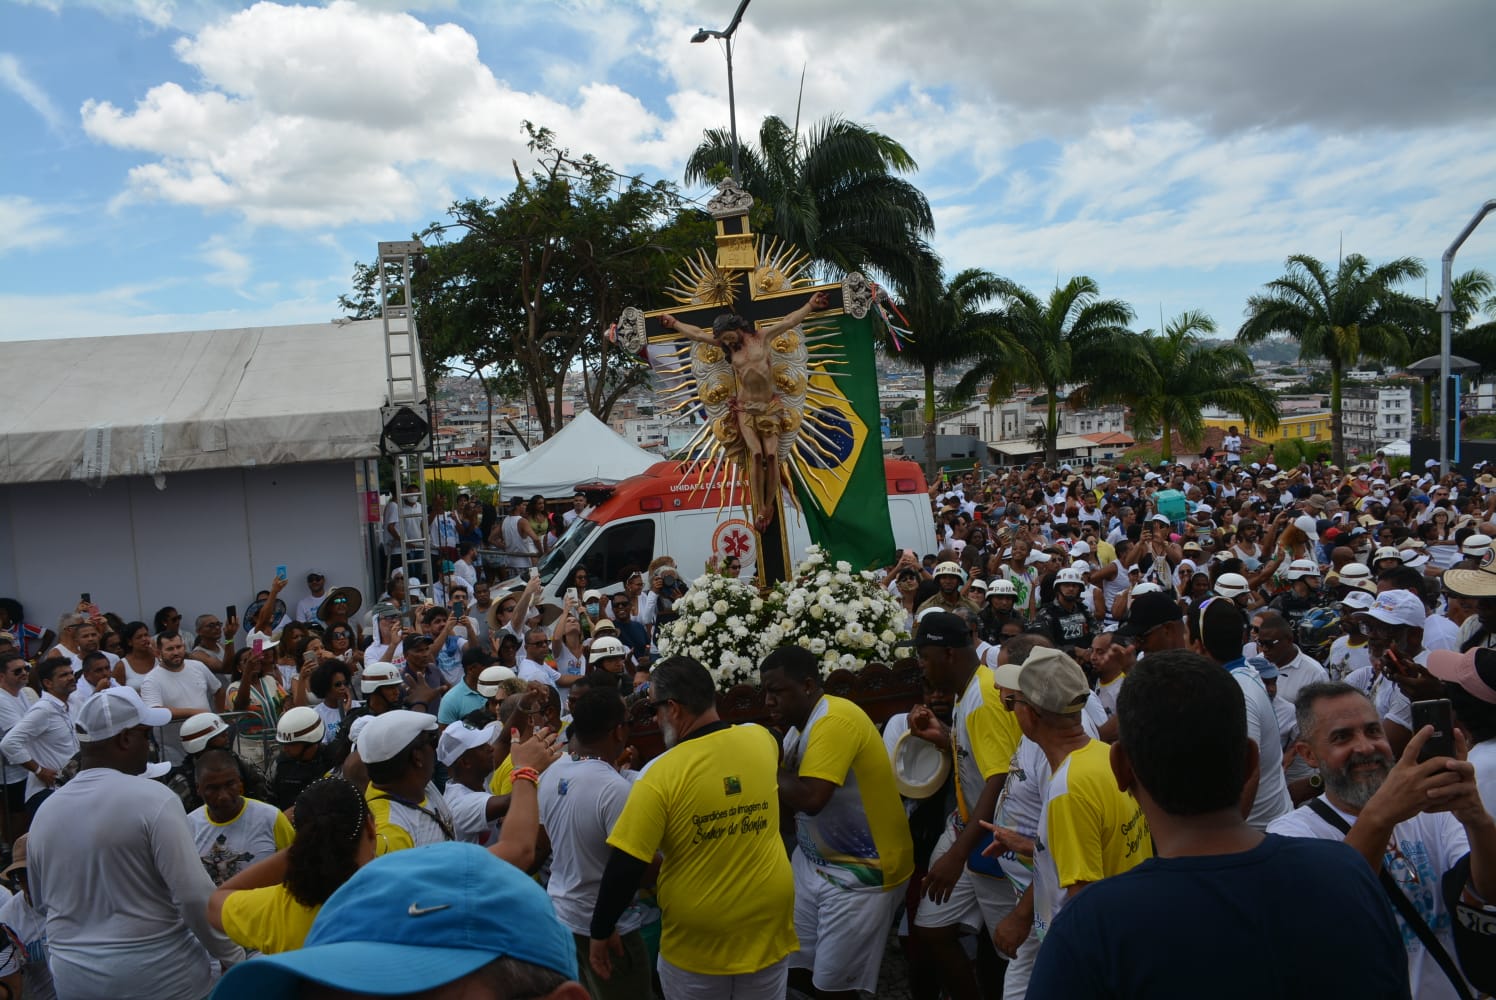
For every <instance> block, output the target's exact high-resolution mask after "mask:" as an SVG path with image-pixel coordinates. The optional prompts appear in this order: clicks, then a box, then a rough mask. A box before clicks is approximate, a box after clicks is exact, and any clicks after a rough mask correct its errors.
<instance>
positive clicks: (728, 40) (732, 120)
mask: <svg viewBox="0 0 1496 1000" xmlns="http://www.w3.org/2000/svg"><path fill="white" fill-rule="evenodd" d="M747 9H748V0H743V2H742V3H740V4H738V10H737V13H735V14H733V15H732V20H731V21H729V22H728V24H727V27H725V28H723V29H722V30H721V31H713V30H711V29H710V28H698V29H697V31H696V34H694V35H692V36H691V41H692V42H693V43H699V42H704V41H706V40H707V39H708V38H720V39H722V41H723V42H724V43H725V46H726V49H727V119H728V123H729V125H730V127H731V129H732V179H733V180H734V181H738V182H741V181H742V179H743V178H742V176H741V175H740V174H739V173H738V106H737V100H736V97H735V95H734V94H733V88H732V36H733V33H734V32H736V31H737V30H738V22H740V21H742V20H743V11H745V10H747Z"/></svg>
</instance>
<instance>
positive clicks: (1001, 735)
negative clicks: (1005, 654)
mask: <svg viewBox="0 0 1496 1000" xmlns="http://www.w3.org/2000/svg"><path fill="white" fill-rule="evenodd" d="M1021 739H1023V731H1022V730H1020V729H1019V728H1018V717H1017V716H1015V715H1014V714H1013V713H1012V712H1010V711H1008V710H1007V709H1006V708H1003V706H1002V701H1001V700H1000V699H999V698H998V694H997V685H996V682H995V681H994V680H993V676H992V670H991V668H990V667H986V666H978V667H977V669H976V672H975V673H974V674H972V676H971V680H970V681H968V682H967V684H966V690H964V691H962V692H961V694H960V695H959V696H958V697H957V698H956V705H955V713H954V716H953V720H952V725H951V748H952V753H953V754H954V755H955V760H956V767H955V771H956V780H957V782H958V783H959V787H958V790H957V796H956V811H957V813H958V814H959V815H960V819H961V821H962V822H963V823H964V822H967V821H968V820H970V818H971V815H970V814H971V810H973V809H975V808H976V805H977V801H978V800H979V799H980V798H981V795H982V790H983V788H984V787H985V786H986V784H987V782H989V781H991V780H992V778H993V776H994V775H999V774H1007V773H1008V767H1009V766H1010V764H1011V762H1012V760H1013V752H1014V751H1015V750H1017V749H1018V741H1019V740H1021Z"/></svg>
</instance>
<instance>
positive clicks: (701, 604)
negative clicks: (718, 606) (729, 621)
mask: <svg viewBox="0 0 1496 1000" xmlns="http://www.w3.org/2000/svg"><path fill="white" fill-rule="evenodd" d="M708 600H709V599H708V598H707V596H706V594H705V593H704V592H702V591H700V590H698V591H697V592H696V593H694V594H692V595H691V607H693V608H695V609H696V610H697V611H705V610H706V606H707V603H708Z"/></svg>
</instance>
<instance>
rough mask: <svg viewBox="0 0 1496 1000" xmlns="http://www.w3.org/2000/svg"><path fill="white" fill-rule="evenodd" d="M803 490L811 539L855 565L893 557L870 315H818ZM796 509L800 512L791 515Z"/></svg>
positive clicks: (798, 487)
mask: <svg viewBox="0 0 1496 1000" xmlns="http://www.w3.org/2000/svg"><path fill="white" fill-rule="evenodd" d="M812 322H813V323H814V324H815V326H816V331H815V334H816V336H815V340H816V344H815V346H814V347H813V348H812V349H811V351H810V359H809V364H810V379H809V388H808V389H807V390H806V394H805V417H804V420H803V422H802V423H801V426H800V439H799V441H797V442H796V447H795V452H796V457H797V459H798V461H797V462H796V466H797V467H798V471H799V475H798V476H797V482H796V484H795V494H796V496H797V497H798V499H799V501H800V508H801V510H802V511H803V512H804V514H805V519H806V523H807V526H808V527H809V529H810V537H811V540H812V541H814V542H816V543H817V544H819V545H820V546H821V547H822V548H824V549H825V550H826V551H827V552H828V553H829V554H830V555H831V557H832V558H833V559H845V560H846V561H847V562H849V563H851V564H852V566H853V567H854V568H855V569H865V568H872V567H875V566H884V565H887V564H888V563H890V562H892V561H893V557H894V543H893V525H892V524H890V523H889V520H888V486H887V483H886V481H885V478H884V473H883V438H882V433H881V430H880V427H881V421H880V416H881V414H880V412H879V410H878V370H877V366H876V365H875V364H874V361H873V341H874V339H875V338H876V337H877V336H878V333H877V330H876V328H875V327H874V326H873V323H872V321H871V319H870V318H864V319H857V318H855V317H853V316H848V315H841V316H836V317H830V316H827V317H816V318H815V319H814V320H813V321H812ZM791 516H793V515H791Z"/></svg>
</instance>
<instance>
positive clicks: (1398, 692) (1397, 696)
mask: <svg viewBox="0 0 1496 1000" xmlns="http://www.w3.org/2000/svg"><path fill="white" fill-rule="evenodd" d="M1420 657H1422V658H1423V659H1427V657H1426V656H1424V655H1423V654H1420V656H1419V657H1414V662H1418V661H1419V659H1420ZM1345 682H1346V683H1347V684H1349V685H1350V686H1351V687H1353V688H1355V689H1356V690H1357V691H1361V692H1363V693H1364V694H1365V695H1366V697H1368V698H1370V699H1371V703H1372V704H1373V705H1375V706H1376V709H1377V715H1379V716H1381V718H1382V719H1383V720H1385V721H1387V722H1395V723H1397V724H1398V725H1399V726H1402V727H1403V728H1404V729H1406V730H1407V731H1408V732H1410V733H1411V732H1412V731H1413V703H1412V702H1410V701H1408V696H1407V695H1405V694H1403V693H1402V689H1401V688H1399V687H1398V686H1397V685H1396V684H1394V683H1393V682H1392V681H1389V680H1388V679H1387V678H1385V677H1383V676H1382V675H1381V674H1379V673H1377V671H1376V668H1375V667H1373V666H1370V665H1369V664H1368V665H1367V666H1364V667H1361V668H1360V669H1358V670H1353V671H1351V672H1350V673H1349V674H1346V676H1345Z"/></svg>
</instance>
